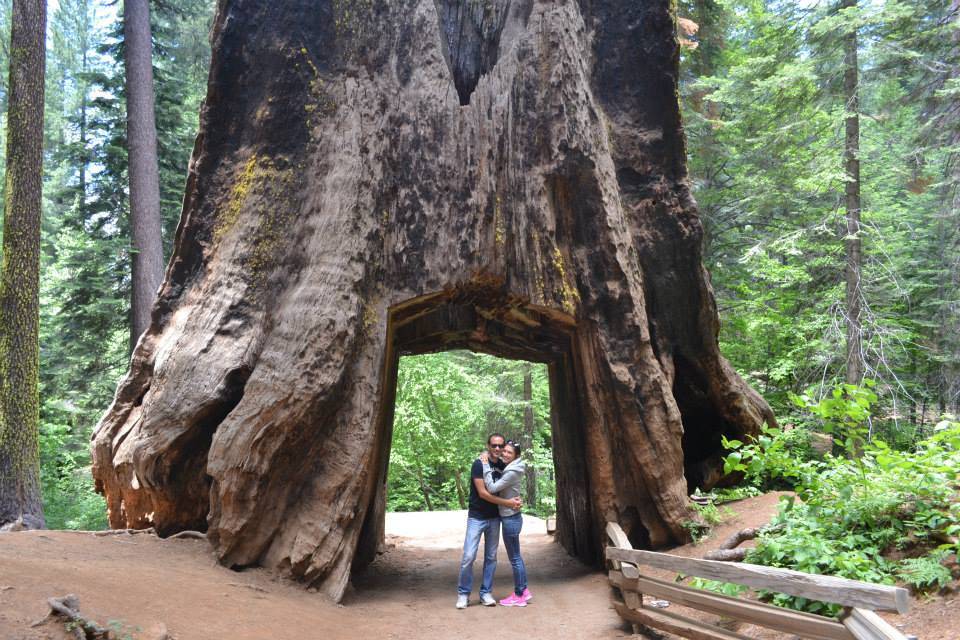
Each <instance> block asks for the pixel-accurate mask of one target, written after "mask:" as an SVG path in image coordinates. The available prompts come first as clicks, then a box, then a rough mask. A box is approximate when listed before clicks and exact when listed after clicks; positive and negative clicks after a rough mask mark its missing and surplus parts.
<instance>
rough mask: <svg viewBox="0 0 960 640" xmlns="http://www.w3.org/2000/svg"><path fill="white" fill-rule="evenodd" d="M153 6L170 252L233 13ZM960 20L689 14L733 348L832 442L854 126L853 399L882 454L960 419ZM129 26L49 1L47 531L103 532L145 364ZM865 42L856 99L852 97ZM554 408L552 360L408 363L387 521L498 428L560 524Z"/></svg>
mask: <svg viewBox="0 0 960 640" xmlns="http://www.w3.org/2000/svg"><path fill="white" fill-rule="evenodd" d="M151 8H152V14H151V25H152V36H153V63H154V79H155V88H156V105H155V110H156V121H157V133H158V156H159V165H160V179H161V210H162V217H163V242H164V252H165V257H168V256H169V253H170V251H171V248H172V239H173V234H174V231H175V228H176V224H177V221H178V218H179V213H180V206H181V199H182V195H183V189H184V183H185V177H186V170H187V163H188V161H189V157H190V153H191V151H192V146H193V139H194V136H195V135H196V130H197V126H198V112H199V109H200V105H201V100H202V98H203V95H204V93H205V91H206V74H207V68H208V65H209V56H210V51H209V42H208V39H207V37H208V31H209V27H210V24H211V21H212V14H213V10H214V3H213V2H211V1H209V0H155V1H154V2H152V3H151ZM958 10H960V0H932V1H929V2H904V1H900V0H874V1H872V2H869V3H867V2H861V3H860V5H859V6H858V5H857V4H856V3H854V2H851V1H850V0H846V1H844V2H839V3H838V2H812V1H804V2H772V1H764V0H720V1H717V0H683V1H681V2H680V3H679V7H678V13H679V15H680V16H682V17H684V20H681V21H680V24H681V28H680V31H679V33H678V35H679V37H680V38H681V41H682V43H683V44H684V47H683V49H682V55H681V79H680V87H681V94H680V100H681V106H682V109H683V112H684V118H685V128H686V133H687V140H688V148H687V151H688V164H689V170H690V179H691V185H692V188H693V192H694V195H695V197H696V198H697V200H698V202H699V204H700V213H701V217H702V220H703V225H704V230H705V241H704V263H705V266H706V267H707V269H708V270H709V271H710V273H711V277H712V282H713V286H714V289H715V293H716V297H717V305H718V308H719V311H720V317H721V323H722V324H721V334H720V340H721V348H722V351H723V353H724V354H725V355H726V357H727V358H729V359H730V360H731V362H732V363H733V365H734V366H735V367H736V369H737V370H738V371H739V372H740V373H741V375H743V376H744V377H746V378H747V379H748V380H749V381H750V383H751V384H752V385H754V387H755V388H756V389H757V390H758V391H760V392H761V393H762V394H763V395H764V396H765V397H766V398H767V400H768V401H769V402H770V403H771V405H772V406H773V408H774V411H775V413H776V414H777V416H778V418H779V419H780V421H781V423H783V424H787V425H791V426H795V427H797V428H799V429H808V430H814V431H816V430H822V429H824V428H828V427H829V425H828V424H827V423H828V422H829V418H828V417H825V416H824V413H823V411H820V412H819V413H818V411H817V410H816V407H818V406H820V407H822V406H823V405H822V404H820V403H821V401H822V400H824V399H829V398H831V397H833V396H832V391H833V389H834V388H836V387H837V385H839V384H841V383H843V382H844V381H845V380H847V372H848V371H847V369H848V368H847V362H848V360H849V357H848V354H847V351H846V345H847V342H848V335H847V332H848V328H849V326H850V322H849V320H850V317H849V313H848V311H849V299H848V298H847V296H846V292H845V282H846V273H847V266H846V265H847V253H846V251H847V247H848V246H849V241H850V238H851V233H850V231H849V230H848V229H849V227H848V221H847V219H846V213H847V211H846V208H845V191H846V189H847V186H848V185H849V183H850V182H851V179H850V177H849V174H848V173H847V172H846V171H845V169H844V166H845V165H844V152H845V149H846V148H847V147H846V145H845V125H846V122H847V121H848V119H849V118H850V117H851V116H854V115H855V116H856V117H857V118H858V121H859V128H860V148H859V152H858V157H859V160H860V176H859V179H858V186H859V188H860V192H861V193H862V205H861V210H860V213H861V216H860V222H859V226H858V227H856V228H855V231H854V232H853V235H854V236H855V237H856V238H857V239H858V240H859V243H860V246H861V249H862V261H861V265H860V272H859V274H860V275H859V283H860V286H859V289H858V293H857V296H858V299H859V302H860V304H861V309H862V311H861V312H860V313H859V314H858V317H859V320H860V321H859V322H858V325H859V326H858V327H857V331H858V336H859V344H860V348H859V350H858V352H859V355H860V358H861V360H862V365H863V366H862V376H861V377H860V379H859V380H857V381H856V382H857V383H858V384H859V383H863V384H866V385H869V386H870V389H871V391H870V393H871V394H872V395H871V398H872V399H871V400H870V401H869V403H868V405H869V406H868V408H867V412H866V414H865V415H864V416H863V420H862V423H863V425H864V426H865V428H866V430H867V435H868V436H869V437H870V438H874V437H876V438H878V439H881V440H882V441H884V442H886V443H889V445H890V446H891V447H893V448H894V449H900V450H905V451H906V450H911V449H912V448H913V447H915V446H916V445H917V443H919V442H921V441H922V440H924V438H927V437H929V436H931V435H932V434H933V430H934V427H935V425H937V424H938V423H939V424H942V422H941V419H942V418H943V417H944V416H945V415H949V414H956V413H957V410H958V403H960V190H958V187H960V162H958V160H960V156H958V151H960V69H958V61H960V28H958ZM121 17H122V8H121V6H120V4H119V3H116V2H105V1H99V0H98V1H94V0H59V2H51V3H50V4H49V20H48V38H47V77H46V120H45V139H44V198H43V229H42V266H41V306H40V313H41V335H40V345H41V368H40V380H41V461H42V463H41V476H42V483H43V491H44V510H45V514H46V518H47V524H48V526H50V527H51V528H82V529H96V528H103V527H105V526H106V519H105V508H104V504H103V500H102V498H100V497H99V496H98V495H96V494H95V493H94V492H93V487H92V481H91V479H90V474H89V470H88V465H89V453H88V442H89V437H90V433H91V430H92V428H93V426H94V425H95V424H96V421H97V420H98V419H99V417H100V415H102V413H103V412H104V411H105V409H106V408H107V406H108V405H109V403H110V401H111V398H112V395H113V391H114V389H115V386H116V383H117V381H118V380H119V379H120V377H121V376H122V375H123V374H124V372H125V370H126V367H127V361H128V357H129V349H130V344H129V343H130V295H131V293H130V288H131V287H130V268H131V239H130V224H129V217H128V211H129V202H128V186H127V183H128V176H127V151H126V149H127V147H126V139H125V136H126V113H125V99H124V98H125V96H124V65H123V29H122V22H121ZM0 30H2V33H0V65H2V70H3V73H2V74H0V78H2V80H0V81H2V82H3V85H0V113H3V114H6V100H7V87H6V81H7V80H6V79H7V74H6V69H7V66H8V63H9V52H8V50H7V47H8V46H9V44H8V43H9V33H10V7H9V0H4V1H3V2H0ZM851 35H855V36H856V37H857V39H858V40H857V45H856V50H857V54H858V62H857V70H858V72H859V73H858V76H857V85H856V86H857V94H858V100H857V101H854V102H851V100H850V99H849V94H848V92H847V91H846V90H845V86H844V78H845V56H844V45H845V43H846V42H849V39H850V36H851ZM5 134H6V121H5V120H4V121H3V122H0V135H2V136H4V137H5ZM0 142H2V141H0ZM4 148H5V145H3V144H0V153H2V149H4ZM0 197H2V196H0ZM874 396H875V397H874ZM549 407H550V402H549V387H548V383H547V375H546V369H545V367H544V366H543V365H538V364H530V363H525V362H515V361H505V360H498V359H495V358H492V357H489V356H483V355H478V354H471V353H469V352H448V353H441V354H432V355H427V356H420V357H417V358H404V359H403V360H402V362H401V370H400V379H399V389H398V397H397V405H396V416H395V432H394V440H393V450H392V454H391V466H390V476H389V508H390V509H393V510H418V509H446V508H460V507H462V506H463V500H464V495H465V491H466V490H467V487H468V486H469V485H468V482H469V478H466V480H465V479H464V476H466V475H467V470H468V469H469V464H470V461H471V459H472V458H473V456H475V455H476V453H477V452H478V451H479V449H480V448H481V447H482V445H483V441H484V439H485V437H486V434H487V433H489V432H491V431H501V432H504V433H505V434H506V435H507V436H508V437H513V438H516V439H518V440H520V441H521V442H523V443H524V444H527V445H529V448H528V452H527V454H526V455H528V458H529V461H530V463H531V467H532V468H533V469H535V470H536V471H535V473H534V474H533V476H534V478H535V479H534V481H533V482H531V484H530V487H529V492H528V502H529V506H530V508H531V509H532V510H534V511H536V512H538V513H541V514H546V513H549V512H550V511H551V507H552V497H553V490H554V489H553V480H552V456H551V453H550V413H549ZM811 409H813V410H811Z"/></svg>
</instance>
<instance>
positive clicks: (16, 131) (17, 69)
mask: <svg viewBox="0 0 960 640" xmlns="http://www.w3.org/2000/svg"><path fill="white" fill-rule="evenodd" d="M46 22H47V8H46V1H45V0H14V1H13V10H12V23H11V36H10V80H9V85H8V86H9V102H8V106H7V166H6V181H5V184H6V188H5V194H4V204H5V206H4V209H5V210H4V215H3V261H2V267H0V529H2V528H4V527H10V526H13V527H16V528H28V529H40V528H43V527H44V518H43V505H42V501H41V493H40V451H39V430H40V397H39V378H38V374H39V362H40V347H39V334H38V331H39V325H40V298H39V286H40V202H41V193H42V190H43V174H42V162H43V158H42V151H43V95H44V62H45V57H46V46H45V38H46Z"/></svg>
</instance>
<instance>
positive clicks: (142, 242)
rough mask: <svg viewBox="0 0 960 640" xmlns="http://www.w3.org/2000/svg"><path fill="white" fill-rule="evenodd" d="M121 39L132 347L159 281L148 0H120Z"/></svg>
mask: <svg viewBox="0 0 960 640" xmlns="http://www.w3.org/2000/svg"><path fill="white" fill-rule="evenodd" d="M123 40H124V42H123V44H124V66H125V70H126V84H125V87H126V93H127V153H128V162H129V169H128V171H129V176H130V235H131V239H132V242H133V260H132V262H133V267H132V274H131V300H130V349H131V350H132V349H133V347H134V346H135V345H136V343H137V340H138V339H139V338H140V334H142V333H143V331H144V330H145V329H146V328H147V325H148V324H149V323H150V309H151V308H152V307H153V302H154V300H155V299H156V294H157V288H158V287H159V286H160V283H161V282H162V281H163V240H162V237H161V221H160V170H159V167H158V161H157V127H156V114H155V113H154V91H153V66H152V63H151V54H152V44H151V39H150V5H149V0H124V3H123Z"/></svg>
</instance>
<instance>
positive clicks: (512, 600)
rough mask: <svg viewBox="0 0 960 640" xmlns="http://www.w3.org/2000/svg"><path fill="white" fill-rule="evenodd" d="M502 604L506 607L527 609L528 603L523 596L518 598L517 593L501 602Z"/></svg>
mask: <svg viewBox="0 0 960 640" xmlns="http://www.w3.org/2000/svg"><path fill="white" fill-rule="evenodd" d="M500 604H501V605H502V606H504V607H525V606H527V601H526V600H524V599H523V596H518V595H517V594H515V593H511V594H510V595H509V596H507V597H506V598H504V599H503V600H501V601H500Z"/></svg>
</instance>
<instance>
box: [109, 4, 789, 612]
mask: <svg viewBox="0 0 960 640" xmlns="http://www.w3.org/2000/svg"><path fill="white" fill-rule="evenodd" d="M494 5H495V6H494ZM491 7H492V8H493V9H495V11H493V13H491V14H490V15H481V14H478V13H476V11H474V9H476V7H474V5H473V4H471V3H468V2H466V1H465V0H464V1H463V2H456V1H454V0H450V1H447V0H444V1H442V2H441V1H440V0H402V1H400V2H383V1H382V0H371V1H369V2H367V1H364V2H357V3H343V2H333V1H332V0H320V1H317V0H309V1H308V0H290V1H288V2H283V3H279V4H277V3H274V4H269V3H257V2H249V1H247V0H221V1H220V3H219V7H218V12H217V17H216V20H215V23H214V27H213V35H212V41H213V58H212V63H211V70H210V78H209V87H208V93H207V98H206V101H205V103H204V108H203V112H202V113H201V129H200V134H199V136H198V139H197V144H196V147H195V150H194V155H193V159H192V161H191V165H190V173H189V176H188V180H187V191H186V196H185V199H184V209H183V214H182V217H181V221H180V226H179V229H178V231H177V239H176V245H175V249H174V253H173V257H172V258H171V261H170V264H169V265H168V267H167V272H166V279H165V281H164V284H163V287H162V289H161V291H160V294H159V297H158V300H157V303H156V305H155V306H154V309H153V313H152V317H151V323H150V326H149V328H148V329H147V331H146V332H145V333H144V335H143V337H142V339H141V341H140V343H139V345H138V347H137V349H136V350H135V351H134V354H133V356H132V359H131V366H130V371H129V373H128V375H127V376H126V378H125V379H124V380H123V381H122V382H121V383H120V386H119V388H118V390H117V394H116V397H115V399H114V403H113V405H112V406H111V407H110V409H109V410H108V411H107V413H106V415H105V416H104V417H103V419H102V420H101V422H100V423H99V425H98V426H97V428H96V431H95V433H94V438H93V444H92V446H93V460H94V466H93V473H94V477H95V479H96V483H97V487H98V489H99V490H100V491H102V492H103V493H104V494H105V495H106V497H107V503H108V506H109V509H110V514H109V516H110V523H111V525H112V526H115V527H125V526H137V527H143V526H148V525H154V526H157V527H158V529H159V530H161V531H164V532H172V531H175V530H178V529H181V528H195V527H196V526H197V525H198V524H201V523H202V521H203V520H205V521H206V524H207V528H208V539H209V540H210V542H211V544H212V545H213V547H214V549H215V551H216V553H217V556H218V558H219V559H220V561H221V562H222V563H223V564H225V565H226V566H230V567H244V566H251V565H263V566H268V567H274V568H277V569H279V570H281V571H282V572H285V573H287V574H289V575H291V576H294V577H297V578H299V579H301V580H303V581H304V582H305V583H308V584H311V585H314V586H317V587H320V588H322V589H323V590H324V591H325V592H326V593H328V594H329V595H330V596H331V597H333V598H334V599H339V598H340V597H342V595H343V593H344V589H345V588H346V586H347V583H348V580H349V576H350V570H351V567H352V566H359V565H362V564H364V563H366V562H369V561H370V560H371V559H372V558H373V557H374V556H375V554H376V551H377V549H378V548H379V547H380V543H381V541H382V536H383V530H382V526H383V523H382V513H383V509H384V504H385V501H384V491H383V482H384V479H385V477H386V464H387V456H388V453H389V440H390V429H391V425H392V419H393V399H394V394H395V391H396V389H395V387H396V366H397V361H398V358H399V357H400V355H401V354H403V353H417V352H422V351H427V350H437V349H446V348H451V347H452V346H462V347H465V348H471V349H476V350H480V351H488V352H494V353H499V354H500V355H505V354H512V357H520V358H524V359H529V360H534V361H538V362H547V363H548V371H549V378H550V394H551V404H552V407H553V413H554V417H553V420H554V424H553V434H554V439H553V452H554V456H555V461H556V464H557V470H556V481H557V488H558V494H559V495H561V496H562V497H561V499H560V500H559V503H558V512H559V517H558V529H559V530H558V539H559V541H560V542H561V543H562V544H563V545H564V546H565V547H566V548H567V549H569V550H570V551H571V553H574V554H575V555H577V556H579V557H581V558H584V559H587V560H591V561H595V560H597V559H599V557H600V551H601V540H602V535H601V534H602V531H603V523H604V521H606V520H618V521H619V522H620V523H621V525H623V527H624V529H625V530H626V531H627V532H628V534H629V535H630V536H631V539H632V540H633V542H634V544H635V546H658V545H665V544H669V543H671V542H677V541H682V540H684V539H685V538H686V535H687V534H686V531H685V529H684V527H683V523H684V521H685V520H687V519H688V518H690V517H691V514H690V512H689V510H688V505H687V489H688V483H689V484H703V483H709V482H713V481H715V480H716V476H717V469H718V454H719V453H720V449H719V436H720V434H725V435H727V436H728V437H738V438H742V437H743V436H744V435H745V434H749V433H755V432H756V431H757V430H758V429H759V426H760V425H761V424H762V423H763V421H764V420H770V421H772V419H773V418H772V416H771V415H770V412H769V409H768V408H767V405H766V404H765V403H764V402H763V400H762V399H761V398H760V397H759V396H758V395H757V394H756V393H755V392H753V391H752V390H751V389H750V388H749V387H747V386H746V385H745V384H744V383H743V381H742V380H741V379H740V378H739V377H738V376H737V375H736V373H735V372H734V371H733V370H732V369H731V368H730V366H729V364H727V363H726V361H725V360H723V358H722V357H721V356H720V353H719V350H718V347H717V332H718V318H717V312H716V308H715V305H714V301H713V295H712V292H711V289H710V285H709V281H708V277H707V274H706V272H705V271H704V269H703V267H702V265H701V253H700V243H701V237H702V229H701V226H700V222H699V219H698V217H697V214H696V205H695V203H694V202H693V200H692V198H691V197H690V194H689V188H688V185H687V182H686V173H685V168H684V146H683V134H682V129H681V126H680V120H679V109H678V105H677V102H676V77H677V43H676V40H675V36H674V26H673V25H674V22H673V16H672V15H671V13H670V3H669V2H668V1H667V0H646V1H641V2H638V1H637V0H605V1H591V2H586V1H585V0H584V1H580V2H578V1H576V0H561V1H559V2H541V1H534V0H518V1H517V2H509V3H506V2H502V3H501V2H496V3H493V5H491ZM466 20H470V21H472V22H471V23H470V24H467V23H466V22H463V21H466ZM471 29H472V30H473V31H470V30H471ZM468 32H470V33H473V35H472V36H471V38H474V36H475V39H474V40H470V42H465V43H461V44H464V46H462V47H460V48H458V49H457V52H456V56H454V57H453V58H450V49H449V47H450V41H449V38H448V36H449V34H451V33H468ZM462 101H465V102H466V104H461V102H462Z"/></svg>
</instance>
